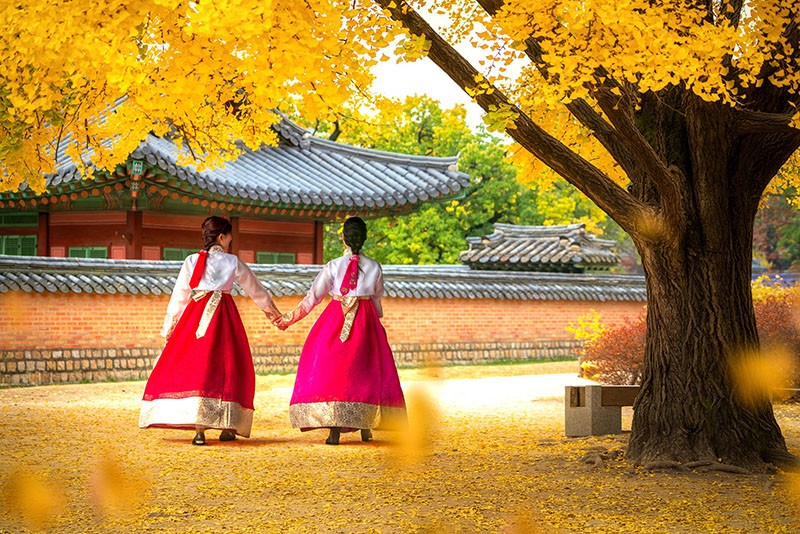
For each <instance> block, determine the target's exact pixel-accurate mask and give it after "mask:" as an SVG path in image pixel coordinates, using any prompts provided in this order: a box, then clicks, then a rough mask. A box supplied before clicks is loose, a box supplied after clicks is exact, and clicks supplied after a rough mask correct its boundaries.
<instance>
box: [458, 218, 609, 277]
mask: <svg viewBox="0 0 800 534" xmlns="http://www.w3.org/2000/svg"><path fill="white" fill-rule="evenodd" d="M467 242H468V243H469V250H465V251H463V252H462V253H461V254H460V255H459V259H460V260H461V262H462V263H464V264H466V265H469V266H470V267H472V268H473V269H493V270H501V269H502V270H505V269H508V270H515V271H565V272H574V271H579V272H582V271H583V270H584V269H587V268H608V267H613V266H615V265H617V264H619V256H617V254H616V252H614V247H615V243H614V241H606V240H602V239H597V238H596V237H595V236H593V235H591V234H587V233H586V227H585V225H584V224H582V223H581V224H570V225H564V226H518V225H513V224H499V223H496V224H495V225H494V233H493V234H491V235H488V236H481V237H468V238H467Z"/></svg>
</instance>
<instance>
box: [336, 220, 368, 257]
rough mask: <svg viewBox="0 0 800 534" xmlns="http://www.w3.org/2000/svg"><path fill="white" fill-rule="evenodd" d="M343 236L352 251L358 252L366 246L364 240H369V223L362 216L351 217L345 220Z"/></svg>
mask: <svg viewBox="0 0 800 534" xmlns="http://www.w3.org/2000/svg"><path fill="white" fill-rule="evenodd" d="M342 236H343V237H344V244H345V245H347V246H348V247H350V251H351V252H352V253H353V254H358V253H359V252H361V247H363V246H364V241H366V240H367V225H366V223H365V222H364V221H363V220H361V217H350V218H349V219H347V220H346V221H345V222H344V226H343V227H342Z"/></svg>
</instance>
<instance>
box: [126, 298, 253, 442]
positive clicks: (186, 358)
mask: <svg viewBox="0 0 800 534" xmlns="http://www.w3.org/2000/svg"><path fill="white" fill-rule="evenodd" d="M211 296H212V294H211V293H209V294H208V295H207V296H205V297H204V298H202V299H201V300H199V301H194V300H190V301H189V304H188V305H187V306H186V309H185V310H184V312H183V315H181V318H180V320H179V321H178V324H177V325H175V329H174V331H173V332H172V335H171V336H170V337H169V340H168V341H167V344H166V346H165V347H164V350H163V352H162V353H161V356H160V357H159V358H158V361H157V363H156V365H155V367H154V368H153V371H152V372H151V373H150V377H149V378H148V380H147V385H146V386H145V390H144V397H143V399H142V408H141V412H140V414H139V427H140V428H183V429H192V430H194V429H195V427H196V426H204V427H206V428H217V429H220V430H231V431H233V432H235V433H236V434H239V435H240V436H244V437H249V436H250V428H251V426H252V423H253V397H254V396H255V384H256V378H255V370H254V369H253V358H252V355H251V354H250V345H249V344H248V341H247V334H246V333H245V330H244V325H243V324H242V319H241V317H240V316H239V310H237V309H236V304H234V302H233V299H232V298H231V296H230V295H228V294H224V293H223V294H222V295H221V299H220V301H219V304H218V305H217V309H216V310H215V311H214V315H213V316H212V318H211V321H210V322H209V323H208V328H207V330H206V332H205V335H203V336H202V337H200V338H198V337H197V335H196V332H197V326H198V324H199V323H200V319H201V318H202V316H203V311H204V310H205V307H206V303H207V301H208V300H209V299H210V298H211Z"/></svg>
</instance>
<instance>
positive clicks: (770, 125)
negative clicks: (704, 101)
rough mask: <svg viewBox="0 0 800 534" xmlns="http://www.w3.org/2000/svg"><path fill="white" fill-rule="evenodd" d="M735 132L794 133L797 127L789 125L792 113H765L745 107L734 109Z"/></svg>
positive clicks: (741, 133) (747, 133)
mask: <svg viewBox="0 0 800 534" xmlns="http://www.w3.org/2000/svg"><path fill="white" fill-rule="evenodd" d="M733 115H734V119H735V121H736V134H737V135H749V134H780V133H785V134H796V133H798V130H797V128H793V127H792V126H790V125H789V122H790V121H791V119H792V113H765V112H761V111H750V110H746V109H735V110H734V112H733Z"/></svg>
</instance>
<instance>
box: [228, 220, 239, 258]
mask: <svg viewBox="0 0 800 534" xmlns="http://www.w3.org/2000/svg"><path fill="white" fill-rule="evenodd" d="M231 226H232V227H233V230H231V237H233V241H231V250H230V253H231V254H235V255H236V256H238V255H239V217H231Z"/></svg>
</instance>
